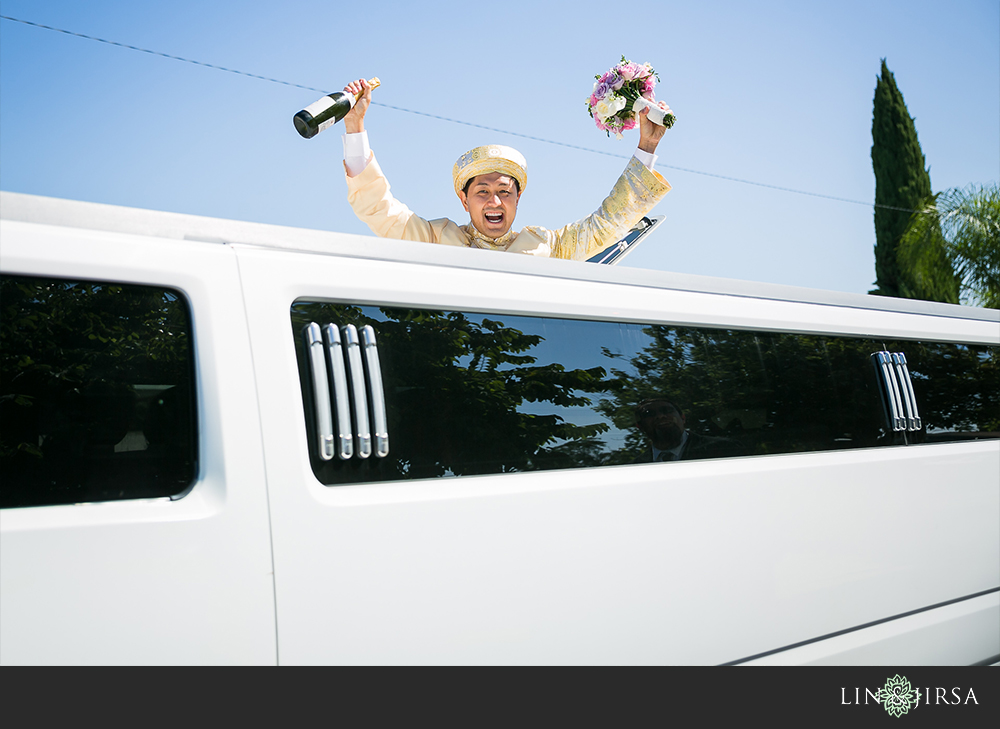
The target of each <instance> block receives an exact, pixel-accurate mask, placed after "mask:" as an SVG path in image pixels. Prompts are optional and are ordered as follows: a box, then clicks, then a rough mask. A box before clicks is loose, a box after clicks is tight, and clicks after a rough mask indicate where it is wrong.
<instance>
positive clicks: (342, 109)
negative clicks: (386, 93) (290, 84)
mask: <svg viewBox="0 0 1000 729" xmlns="http://www.w3.org/2000/svg"><path fill="white" fill-rule="evenodd" d="M368 84H369V85H370V86H371V87H372V88H373V89H374V88H375V87H377V86H380V85H381V84H382V82H381V81H379V80H378V78H373V79H372V80H371V81H369V82H368ZM360 98H361V94H358V95H356V96H355V95H354V94H348V93H346V92H344V91H336V92H334V93H332V94H327V95H326V96H324V97H323V98H322V99H320V100H319V101H317V102H315V103H312V104H310V105H309V106H307V107H306V108H305V109H303V110H302V111H300V112H299V113H298V114H296V115H295V116H294V117H293V118H292V121H293V122H295V129H296V130H297V131H298V133H299V134H301V135H302V136H303V137H305V138H306V139H312V138H313V137H315V136H316V135H317V134H319V133H320V132H321V131H323V130H324V129H326V128H327V127H328V126H330V125H332V124H336V123H337V122H339V121H340V120H341V119H343V118H344V117H345V116H347V112H349V111H350V110H351V109H353V108H354V104H356V103H357V101H358V99H360Z"/></svg>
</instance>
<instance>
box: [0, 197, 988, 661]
mask: <svg viewBox="0 0 1000 729" xmlns="http://www.w3.org/2000/svg"><path fill="white" fill-rule="evenodd" d="M0 212H2V217H3V220H2V221H0V238H2V240H3V247H2V251H0V265H2V270H3V273H4V275H5V276H7V275H23V276H36V277H37V276H45V277H52V278H59V279H66V280H93V281H107V282H121V283H136V284H144V285H157V286H163V287H168V288H171V289H174V290H176V291H177V292H179V293H180V295H181V296H182V297H183V298H184V299H185V301H186V302H187V303H188V304H189V306H190V309H191V316H192V325H193V330H192V332H193V333H192V338H193V341H194V353H195V365H194V366H195V378H196V386H197V393H198V395H197V413H198V423H197V425H198V458H199V461H198V468H197V475H196V477H195V479H194V481H193V483H192V484H191V486H190V488H189V489H188V490H187V491H185V492H184V493H181V494H177V497H176V498H173V499H169V498H160V499H150V500H124V501H111V502H106V503H88V504H63V505H55V506H31V507H23V508H5V509H2V510H0V663H3V664H5V665H7V664H25V663H88V664H95V663H130V664H131V663H258V664H275V663H279V662H280V663H281V664H331V663H337V664H386V663H394V664H428V663H436V664H526V663H542V664H545V663H549V664H552V663H557V664H593V663H619V664H622V663H627V664H719V663H828V664H829V663H845V662H846V663H851V662H855V663H872V664H888V663H893V664H897V665H902V664H907V663H952V662H954V663H976V662H982V661H984V660H988V659H990V658H994V660H995V657H996V656H998V655H1000V635H998V631H997V630H995V629H994V628H995V626H996V625H997V624H1000V600H998V598H997V596H998V595H1000V440H998V439H996V438H995V437H994V438H991V437H988V434H979V433H977V432H970V433H967V434H965V435H966V436H968V438H969V440H968V441H967V442H934V443H931V442H928V443H917V444H912V445H902V444H901V445H885V446H881V447H878V448H853V447H847V446H845V447H844V448H843V449H841V450H826V451H815V452H795V453H780V454H772V455H753V456H749V455H745V456H738V457H728V458H719V459H714V460H701V461H688V462H677V463H670V464H642V463H635V464H631V465H602V466H595V467H589V468H572V469H557V470H548V471H532V472H517V473H493V474H488V475H468V476H459V477H438V478H415V479H409V480H398V481H382V482H363V480H362V481H361V482H356V483H344V484H341V485H327V484H325V483H323V482H321V481H320V479H319V478H318V477H317V473H316V471H315V469H314V463H313V461H314V460H315V458H314V453H313V452H312V451H311V450H310V449H311V448H314V447H315V446H314V445H311V444H314V443H315V440H314V439H311V437H310V417H311V416H310V412H309V406H308V404H307V403H308V398H305V397H304V393H306V392H307V391H308V387H309V385H308V383H306V384H303V382H302V380H301V377H300V367H299V363H298V361H297V353H296V347H297V346H301V339H300V338H299V335H300V333H299V332H296V331H295V329H294V326H293V324H292V322H293V321H295V319H294V317H293V316H292V310H293V307H295V306H297V305H300V304H301V303H302V302H319V303H320V304H322V305H324V306H325V305H327V304H329V305H347V306H350V307H360V306H368V307H375V308H378V307H397V308H399V309H400V310H410V309H412V310H415V311H424V312H427V311H430V312H442V311H443V312H449V311H451V312H478V313H479V314H483V315H487V316H495V317H497V318H499V317H502V316H507V315H516V316H521V317H530V316H534V317H544V318H546V319H547V320H586V321H591V322H603V323H609V324H616V323H629V324H630V325H633V324H638V325H650V326H690V327H701V328H705V329H708V330H740V331H743V330H746V331H751V332H762V333H768V332H777V333H793V334H802V335H823V336H826V335H829V336H831V337H847V338H854V339H856V340H857V339H864V340H866V341H867V340H871V341H872V342H881V341H882V340H883V339H884V340H886V341H890V342H898V341H910V340H912V341H920V342H932V343H933V342H941V343H959V344H962V345H970V346H972V345H975V346H980V345H990V346H997V345H998V344H1000V312H995V311H990V310H981V309H970V308H968V307H958V306H950V305H944V304H935V303H931V302H918V301H901V300H895V299H885V298H881V297H870V296H861V295H851V294H839V293H832V292H815V291H808V290H805V289H797V288H794V287H782V286H769V285H764V284H751V283H745V282H738V281H724V280H719V279H709V278H704V277H696V276H682V275H675V274H664V273H661V272H652V271H638V270H631V269H627V268H624V267H614V268H612V267H607V266H596V265H593V264H584V263H567V262H562V261H551V260H535V259H531V258H529V257H526V256H523V257H522V256H505V255H502V254H497V253H493V252H488V251H476V250H452V249H447V248H446V247H443V246H432V245H423V244H414V243H406V242H398V241H384V240H377V239H373V238H369V237H362V236H350V235H340V234H336V233H328V232H322V231H304V230H298V229H293V228H283V227H280V226H268V225H256V224H250V223H241V222H237V221H223V220H214V219H207V218H198V217H196V216H185V215H177V214H170V213H157V212H152V211H140V210H130V209H125V208H117V207H114V206H105V205H95V204H89V203H78V202H72V201H58V200H51V199H45V198H36V197H33V196H27V195H15V194H12V193H2V195H0ZM316 323H317V324H319V325H320V326H324V325H327V324H330V323H331V322H328V321H317V322H316ZM332 323H333V324H348V323H350V322H332ZM375 334H376V336H381V332H380V331H378V327H376V328H375ZM879 346H881V345H879ZM865 351H866V354H865V356H866V357H867V350H865ZM384 362H385V360H384V359H383V363H384ZM872 376H873V377H874V375H872ZM387 387H391V385H387ZM921 415H922V416H923V417H924V418H925V419H926V418H927V417H928V413H927V412H926V411H925V409H923V408H922V409H921ZM389 421H390V424H391V423H392V422H393V418H392V413H390V418H389ZM980 435H984V436H987V437H984V438H983V439H981V440H976V438H978V437H980ZM388 438H389V456H390V457H391V456H392V455H393V453H394V450H393V449H394V448H395V447H396V446H395V445H394V444H395V443H396V441H394V440H393V432H392V431H391V426H390V432H389V434H388ZM377 460H379V456H378V455H373V456H372V457H370V458H369V459H367V461H372V462H374V461H377ZM342 466H343V468H345V469H351V468H354V466H353V464H352V463H350V462H347V463H344V464H342Z"/></svg>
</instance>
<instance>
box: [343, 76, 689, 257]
mask: <svg viewBox="0 0 1000 729" xmlns="http://www.w3.org/2000/svg"><path fill="white" fill-rule="evenodd" d="M344 91H345V92H347V93H350V94H359V93H361V94H362V95H361V97H360V98H359V99H358V101H357V103H356V104H355V105H354V108H353V109H351V111H350V112H349V113H348V114H347V116H345V117H344V128H345V132H346V133H345V134H344V168H345V170H346V172H347V199H348V202H350V204H351V207H352V208H353V209H354V212H355V214H356V215H357V216H358V217H359V218H360V219H361V220H363V221H364V222H365V223H367V224H368V227H369V228H371V229H372V231H373V232H374V233H375V234H376V235H379V236H382V237H385V238H401V239H405V240H414V241H423V242H426V243H440V244H442V245H451V246H462V247H466V248H484V249H487V250H496V251H507V252H510V253H527V254H529V255H534V256H543V257H551V258H566V259H572V260H578V261H583V260H587V259H588V258H590V257H591V256H594V255H596V254H597V253H600V252H601V251H602V250H604V249H605V248H607V247H609V246H611V245H613V244H615V243H617V242H618V241H619V240H620V239H621V238H622V237H624V235H625V234H626V233H627V232H628V231H629V230H630V229H631V228H632V227H633V226H635V225H636V224H637V223H638V222H639V221H640V220H641V219H642V218H643V217H644V216H645V215H646V214H648V213H649V212H650V211H651V210H652V209H653V206H654V205H656V203H657V202H659V201H660V200H661V199H662V198H663V196H664V195H666V194H667V192H669V191H670V184H669V183H668V182H667V181H666V180H665V179H663V177H662V176H661V175H660V174H659V173H658V172H655V171H654V170H653V166H654V165H655V163H656V154H655V151H656V147H657V145H658V144H659V143H660V139H662V137H663V134H664V132H665V131H666V129H665V128H664V127H662V126H659V125H657V124H653V122H651V121H649V120H648V119H647V118H646V115H647V114H648V110H643V111H642V112H641V114H640V118H639V130H640V136H639V148H638V149H637V150H636V151H635V155H634V156H633V157H632V159H631V160H629V163H628V166H627V167H626V168H625V171H624V172H623V173H622V175H621V177H619V178H618V181H617V182H616V183H615V186H614V188H613V189H612V190H611V194H610V195H608V197H607V198H606V199H605V200H604V202H603V203H602V204H601V207H600V208H598V209H597V210H596V211H595V212H594V213H593V214H591V215H589V216H587V217H586V218H584V219H582V220H579V221H577V222H575V223H570V224H569V225H565V226H563V227H562V228H559V229H558V230H548V229H546V228H542V227H540V226H526V227H524V228H522V229H521V230H520V231H518V232H515V229H514V228H513V225H514V217H515V216H516V215H517V203H518V201H519V200H520V198H521V195H522V194H523V193H524V190H525V188H526V187H527V185H528V171H527V166H528V165H527V162H526V161H525V159H524V157H523V156H522V155H521V154H520V153H519V152H518V151H517V150H515V149H511V148H510V147H505V146H503V145H499V144H490V145H486V146H483V147H476V148H475V149H472V150H470V151H468V152H466V153H465V154H463V155H462V156H461V157H459V158H458V161H456V162H455V166H454V168H453V170H452V178H453V181H454V185H455V193H456V194H457V195H458V197H459V199H460V200H461V201H462V206H463V207H464V208H465V210H466V212H468V213H469V222H468V223H466V224H464V225H459V224H457V223H455V222H453V221H451V220H448V219H447V218H438V219H435V220H424V219H423V218H421V217H419V216H418V215H416V214H414V213H413V212H411V211H410V209H409V208H407V207H406V206H405V205H403V204H402V203H401V202H399V201H398V200H396V199H395V198H394V197H393V196H392V194H391V192H390V187H389V182H388V180H386V178H385V175H383V174H382V170H381V168H380V167H379V165H378V162H377V161H376V160H375V155H374V153H373V152H372V151H371V149H370V148H369V146H368V134H367V132H365V125H364V120H365V114H366V113H367V112H368V106H369V104H370V103H371V87H370V86H369V85H368V82H367V81H365V80H364V79H358V80H357V81H354V82H352V83H350V84H348V85H347V86H346V87H344Z"/></svg>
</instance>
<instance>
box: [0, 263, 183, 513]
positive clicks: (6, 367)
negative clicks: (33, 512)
mask: <svg viewBox="0 0 1000 729" xmlns="http://www.w3.org/2000/svg"><path fill="white" fill-rule="evenodd" d="M193 371H194V370H193V358H192V348H191V321H190V314H189V311H188V307H187V304H186V302H185V300H184V299H183V297H182V296H181V295H180V294H179V293H178V292H176V291H172V290H170V289H164V288H156V287H151V286H136V285H126V284H116V283H100V282H92V281H69V280H63V279H51V278H34V277H26V276H6V275H5V276H3V277H2V279H0V470H2V481H0V506H3V507H12V506H38V505H47V504H67V503H79V502H89V501H107V500H115V499H134V498H152V497H163V496H176V495H178V494H180V493H182V492H183V491H184V490H185V489H186V488H187V487H188V486H189V485H190V484H191V482H192V481H193V479H194V476H195V464H196V437H195V435H196V428H195V408H194V401H193V395H194V377H193Z"/></svg>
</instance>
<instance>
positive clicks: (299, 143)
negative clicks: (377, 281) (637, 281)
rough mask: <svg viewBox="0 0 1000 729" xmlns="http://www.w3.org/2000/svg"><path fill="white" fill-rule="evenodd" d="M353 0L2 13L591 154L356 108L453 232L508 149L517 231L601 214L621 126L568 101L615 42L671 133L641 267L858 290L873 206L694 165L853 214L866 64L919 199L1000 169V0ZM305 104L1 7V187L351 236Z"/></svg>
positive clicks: (859, 191) (841, 206) (385, 161)
mask: <svg viewBox="0 0 1000 729" xmlns="http://www.w3.org/2000/svg"><path fill="white" fill-rule="evenodd" d="M361 5H362V4H359V3H354V4H347V3H337V2H324V3H316V2H308V1H299V2H295V3H275V2H213V1H212V0H200V1H199V2H190V1H188V0H178V1H176V2H172V3H145V2H143V3H139V2H134V1H132V2H118V1H111V0H109V1H102V0H90V1H89V2H86V3H81V2H63V1H52V2H40V1H39V0H34V1H27V0H4V2H3V5H2V10H0V13H2V14H3V15H7V16H12V17H15V18H20V19H23V20H29V21H32V22H36V23H41V24H45V25H51V26H55V27H58V28H63V29H65V30H70V31H74V32H77V33H82V34H86V35H92V36H96V37H100V38H104V39H107V40H111V41H116V42H119V43H124V44H128V45H133V46H138V47H141V48H147V49H151V50H155V51H160V52H162V53H166V54H170V55H175V56H181V57H184V58H190V59H194V60H198V61H201V62H203V63H208V64H214V65H218V66H224V67H227V68H231V69H237V70H240V71H244V72H246V73H250V74H257V75H261V76H266V77H269V78H275V79H280V80H283V81H288V82H292V83H295V84H301V85H305V86H312V87H316V88H321V89H324V90H328V91H334V90H339V89H340V88H341V87H342V86H343V85H344V84H345V83H346V82H347V81H348V80H351V79H354V78H358V77H360V76H365V77H371V76H379V77H380V78H381V80H382V83H383V86H382V88H380V89H378V90H376V92H375V100H376V101H378V102H381V103H383V104H387V105H391V106H396V107H402V108H405V109H411V110H416V111H421V112H425V113H429V114H436V115H439V116H442V117H448V118H451V119H457V120H461V121H467V122H472V123H476V124H483V125H486V126H490V127H494V128H497V129H502V130H505V131H509V132H516V133H519V134H523V135H528V136H533V137H539V138H543V139H549V140H556V141H559V142H563V143H565V144H570V145H577V146H580V147H586V148H590V149H593V150H598V151H600V152H605V153H607V154H596V153H593V152H586V151H581V150H577V149H570V148H567V147H562V146H557V145H553V144H548V143H545V142H540V141H534V140H529V139H524V138H519V137H517V136H513V135H511V134H504V133H500V132H491V131H485V130H483V129H477V128H473V127H469V126H464V125H460V124H455V123H451V122H446V121H442V120H438V119H433V118H428V117H425V116H420V115H416V114H411V113H406V112H403V111H398V110H394V109H389V108H387V107H373V108H372V109H371V111H370V112H369V116H368V119H367V120H366V126H367V127H368V129H369V134H370V136H371V143H372V148H373V149H374V150H375V152H376V154H377V155H378V158H379V162H380V164H381V165H382V167H383V169H384V170H385V172H386V174H387V176H388V177H389V179H390V181H391V183H392V186H393V190H394V193H395V194H396V196H397V197H398V198H399V199H400V200H402V201H403V202H405V203H406V204H407V205H409V206H410V207H411V208H412V209H413V210H415V211H416V212H417V213H419V214H421V215H422V216H424V217H427V218H436V217H445V216H447V217H452V218H454V219H456V220H459V222H465V220H466V218H467V216H466V215H465V214H464V212H463V211H462V208H461V205H460V203H459V201H458V199H457V197H456V196H455V194H454V192H453V190H452V186H451V168H452V164H453V162H454V160H455V159H456V158H457V157H458V156H459V155H460V154H462V153H463V152H465V151H466V150H468V149H470V148H472V147H474V146H477V145H479V144H484V143H489V142H496V143H500V144H508V145H510V146H514V147H516V148H518V149H520V150H521V151H522V152H523V153H524V155H525V156H526V157H527V159H528V169H529V184H528V189H527V192H526V193H525V195H524V197H522V199H521V205H520V208H519V211H518V218H517V223H516V227H520V226H523V225H529V224H534V225H544V226H548V227H558V226H560V225H562V224H565V223H568V222H571V221H573V220H576V219H578V218H580V217H583V216H584V215H587V214H589V213H590V212H591V211H592V210H594V209H595V208H596V207H597V205H598V204H599V203H600V201H601V200H602V199H603V198H604V196H605V195H606V194H607V192H608V191H609V189H610V187H611V185H612V184H613V182H614V180H615V179H616V177H617V176H618V174H619V173H620V171H621V169H622V168H623V167H624V165H625V163H626V160H627V157H628V156H630V155H631V153H632V151H633V150H634V148H635V145H636V143H637V141H638V139H637V136H636V135H635V134H634V133H633V134H632V135H627V136H626V138H625V140H622V141H618V140H615V139H613V138H612V139H608V138H607V137H605V135H604V134H603V133H602V132H600V131H598V130H597V129H596V127H594V125H593V121H592V120H591V119H590V117H589V116H588V115H587V112H586V109H585V106H584V100H585V98H586V96H587V95H588V93H589V92H590V89H591V86H592V83H593V76H594V75H595V74H598V73H603V72H604V71H606V70H607V69H608V68H609V67H611V66H612V65H613V64H614V63H615V62H616V61H617V60H618V59H619V57H620V56H621V55H623V54H624V55H626V56H628V57H629V58H630V59H632V60H634V61H638V62H645V61H648V62H650V63H651V64H652V65H653V66H654V67H655V68H656V69H657V71H658V72H659V74H660V77H661V79H662V82H661V84H660V86H659V87H658V94H657V98H660V99H663V100H665V101H666V102H667V103H668V104H670V106H671V107H672V108H673V109H674V111H675V112H676V113H677V115H678V122H677V125H676V126H675V127H674V128H673V129H672V130H670V131H669V132H668V133H667V136H666V138H665V141H664V142H663V143H662V144H661V145H660V149H659V153H660V161H659V163H658V170H659V171H661V172H662V173H663V174H664V176H666V177H667V179H668V180H669V181H670V182H671V184H672V185H673V186H674V189H673V190H672V191H671V193H670V194H669V195H668V196H667V198H666V199H665V200H664V201H663V202H661V203H660V205H659V206H658V207H657V208H656V210H655V214H657V215H664V216H666V220H665V222H664V223H663V225H662V226H661V227H660V228H659V229H658V230H657V231H656V232H655V233H654V234H653V235H652V236H650V238H649V240H647V241H646V242H645V243H643V244H642V246H640V248H639V249H638V250H636V251H635V252H634V253H633V254H631V255H630V256H629V257H628V258H627V259H626V262H625V265H629V266H633V267H639V268H647V269H659V270H665V271H676V272H681V273H695V274H702V275H709V276H722V277H728V278H737V279H744V280H755V281H768V282H774V283H783V284H791V285H796V286H808V287H814V288H821V289H829V290H835V291H848V292H855V293H864V292H866V291H868V290H869V289H870V288H871V284H872V282H873V281H874V277H875V273H874V255H873V252H872V249H873V246H874V243H875V235H874V228H873V224H872V209H871V207H870V205H863V204H855V203H850V202H839V201H835V200H830V199H826V198H821V197H814V196H809V195H801V194H795V193H790V192H783V191H779V190H774V189H771V188H768V187H763V186H760V185H751V184H746V183H742V182H734V181H730V180H724V179H720V178H718V177H713V176H711V175H721V176H724V177H732V178H740V179H743V180H749V181H753V182H756V183H761V184H763V185H774V186H778V187H786V188H793V189H797V190H803V191H807V192H812V193H818V194H821V195H829V196H833V197H838V198H846V199H849V200H856V201H861V202H865V203H869V204H870V203H871V202H872V201H873V199H874V189H875V180H874V175H873V173H872V168H871V156H870V151H871V117H872V97H873V94H874V89H875V82H876V76H877V75H878V72H879V66H880V59H881V58H883V57H885V58H886V59H887V62H888V64H889V68H890V69H891V70H892V71H893V72H894V74H895V77H896V81H897V83H898V84H899V87H900V89H901V90H902V92H903V94H904V97H905V99H906V102H907V106H908V108H909V111H910V114H911V116H914V117H915V118H916V126H917V132H918V135H919V138H920V142H921V145H922V148H923V151H924V155H925V156H926V159H927V164H928V166H929V167H930V172H931V183H932V186H933V188H934V190H935V191H939V190H943V189H947V188H949V187H955V186H965V185H968V184H970V183H980V184H984V183H990V182H996V181H997V180H998V179H1000V3H998V2H997V0H956V2H954V3H949V4H944V5H942V4H941V3H939V2H936V3H931V2H923V1H921V0H909V1H907V0H868V1H867V2H855V1H854V0H844V1H842V2H837V3H832V2H810V3H803V2H801V1H788V2H784V1H779V0H771V1H763V2H721V1H711V0H708V1H701V2H684V3H681V2H649V3H645V4H642V5H641V6H640V5H639V4H625V3H607V2H605V3H597V2H589V1H587V0H583V1H578V2H537V3H533V4H526V3H513V2H506V3H495V4H484V3H442V2H423V3H410V2H381V3H375V2H372V3H365V4H363V5H364V7H361ZM317 97H318V94H317V93H315V92H313V91H308V90H303V89H299V88H294V87H292V86H287V85H281V84H277V83H271V82H267V81H262V80H258V79H255V78H249V77H246V76H240V75H236V74H232V73H226V72H223V71H219V70H215V69H211V68H205V67H202V66H197V65H193V64H189V63H182V62H179V61H176V60H170V59H166V58H163V57H159V56H154V55H150V54H147V53H140V52H136V51H132V50H127V49H123V48H120V47H115V46H111V45H107V44H103V43H97V42H95V41H92V40H86V39H82V38H78V37H73V36H69V35H66V34H62V33H55V32H52V31H49V30H42V29H39V28H36V27H30V26H26V25H23V24H21V23H16V22H12V21H9V20H2V21H0V189H3V190H10V191H15V192H26V193H32V194H38V195H48V196H52V197H63V198H72V199H78V200H88V201H95V202H103V203H111V204H117V205H127V206H133V207H143V208H151V209H156V210H168V211H174V212H183V213H192V214H197V215H209V216H214V217H221V218H234V219H240V220H252V221H259V222H266V223H274V224H279V225H291V226H298V227H306V228H318V229H323V230H335V231H342V232H348V233H358V234H368V229H367V227H365V226H364V225H363V224H362V223H360V222H358V221H357V219H356V218H354V216H353V214H352V212H351V210H350V207H349V206H348V205H347V202H346V186H345V183H344V180H343V172H342V169H343V168H342V165H341V159H342V151H341V141H340V133H341V132H340V129H338V128H333V129H330V130H327V131H326V132H324V133H323V134H321V135H319V136H318V137H316V138H314V139H312V140H303V139H302V138H300V137H299V136H298V135H297V134H296V133H295V131H294V128H293V126H292V121H291V120H292V115H293V114H294V113H295V112H296V111H298V110H299V109H300V108H302V107H304V106H306V105H308V104H309V103H311V102H312V101H314V100H315V99H316V98H317ZM609 155H620V157H615V156H609ZM674 168H682V169H674ZM697 173H707V174H697Z"/></svg>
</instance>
